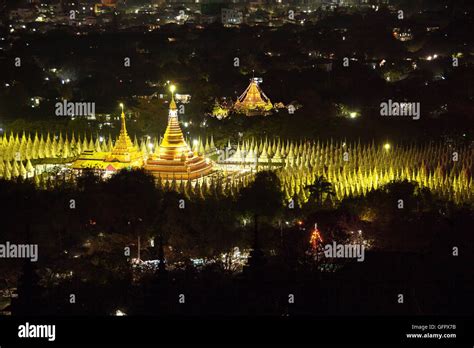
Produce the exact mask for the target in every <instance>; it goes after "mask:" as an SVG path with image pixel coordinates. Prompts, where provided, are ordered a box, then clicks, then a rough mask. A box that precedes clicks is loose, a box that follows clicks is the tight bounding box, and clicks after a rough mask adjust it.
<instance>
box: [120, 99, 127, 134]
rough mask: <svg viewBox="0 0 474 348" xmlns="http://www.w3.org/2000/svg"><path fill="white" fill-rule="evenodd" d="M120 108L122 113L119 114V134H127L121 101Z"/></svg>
mask: <svg viewBox="0 0 474 348" xmlns="http://www.w3.org/2000/svg"><path fill="white" fill-rule="evenodd" d="M120 108H121V109H122V114H121V115H120V119H121V126H120V134H122V133H123V134H125V135H127V126H126V124H125V112H124V110H123V103H120Z"/></svg>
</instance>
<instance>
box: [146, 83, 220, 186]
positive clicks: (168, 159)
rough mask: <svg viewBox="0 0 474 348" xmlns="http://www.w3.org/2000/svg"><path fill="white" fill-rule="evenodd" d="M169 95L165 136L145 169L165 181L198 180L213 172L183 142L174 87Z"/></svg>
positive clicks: (208, 163)
mask: <svg viewBox="0 0 474 348" xmlns="http://www.w3.org/2000/svg"><path fill="white" fill-rule="evenodd" d="M171 93H172V95H171V102H170V107H169V116H168V126H167V127H166V131H165V135H164V136H163V140H162V141H161V143H160V146H159V149H158V150H157V152H156V153H155V154H152V155H150V157H148V159H147V161H146V163H145V169H146V170H147V171H149V172H150V173H152V174H153V175H154V176H155V177H157V178H161V179H166V180H172V179H176V180H193V179H198V178H200V177H203V176H205V175H208V174H210V173H211V172H212V171H213V167H212V162H211V161H210V160H209V159H206V158H204V157H203V156H199V155H198V154H197V153H195V152H193V151H192V150H191V148H190V147H189V146H188V144H187V143H186V141H185V140H184V136H183V132H182V131H181V127H180V126H179V121H178V108H177V107H176V103H175V101H174V86H171Z"/></svg>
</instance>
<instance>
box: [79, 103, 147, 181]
mask: <svg viewBox="0 0 474 348" xmlns="http://www.w3.org/2000/svg"><path fill="white" fill-rule="evenodd" d="M120 106H121V107H122V114H121V116H120V119H121V127H120V134H119V137H118V139H117V141H116V142H115V145H114V147H113V149H112V151H111V152H97V151H94V150H86V151H84V152H83V153H82V154H81V156H80V157H79V158H78V159H77V160H76V161H74V163H73V164H72V168H73V169H79V170H80V169H98V170H105V171H108V172H115V171H118V170H120V169H123V168H136V167H142V166H143V164H144V155H143V153H142V152H141V151H139V150H138V149H137V148H136V147H135V146H134V145H133V143H132V141H131V140H130V137H129V136H128V133H127V127H126V124H125V113H124V111H123V104H120Z"/></svg>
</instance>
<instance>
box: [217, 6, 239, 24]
mask: <svg viewBox="0 0 474 348" xmlns="http://www.w3.org/2000/svg"><path fill="white" fill-rule="evenodd" d="M243 18H244V16H243V13H242V12H241V11H237V10H234V9H229V8H223V9H222V12H221V22H222V24H224V25H238V24H242V23H243Z"/></svg>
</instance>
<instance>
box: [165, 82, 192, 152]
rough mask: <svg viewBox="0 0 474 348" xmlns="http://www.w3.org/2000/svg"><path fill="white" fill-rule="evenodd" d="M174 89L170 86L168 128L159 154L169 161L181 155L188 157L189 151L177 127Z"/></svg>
mask: <svg viewBox="0 0 474 348" xmlns="http://www.w3.org/2000/svg"><path fill="white" fill-rule="evenodd" d="M175 90H176V87H175V86H174V85H171V86H170V91H171V101H170V106H169V116H168V126H167V127H166V131H165V134H164V136H163V140H162V141H161V144H160V150H159V154H160V156H161V157H166V158H169V159H174V158H181V156H182V154H183V153H184V154H185V155H189V153H190V149H189V147H188V144H187V143H186V141H185V140H184V136H183V132H182V130H181V127H180V126H179V121H178V108H177V107H176V102H175V101H174V91H175Z"/></svg>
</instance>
